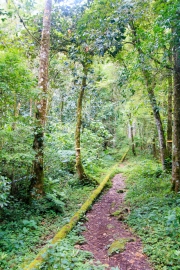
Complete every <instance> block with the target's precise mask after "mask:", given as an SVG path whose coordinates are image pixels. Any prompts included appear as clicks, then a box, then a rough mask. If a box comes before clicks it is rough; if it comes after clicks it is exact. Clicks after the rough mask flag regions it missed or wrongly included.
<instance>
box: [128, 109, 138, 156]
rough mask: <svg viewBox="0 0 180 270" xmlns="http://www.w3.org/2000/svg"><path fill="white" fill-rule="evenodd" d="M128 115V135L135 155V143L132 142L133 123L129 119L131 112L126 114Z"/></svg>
mask: <svg viewBox="0 0 180 270" xmlns="http://www.w3.org/2000/svg"><path fill="white" fill-rule="evenodd" d="M128 117H129V136H130V139H131V149H132V153H133V155H134V156H136V150H135V144H134V134H133V133H134V130H133V123H132V120H131V113H130V114H129V115H128Z"/></svg>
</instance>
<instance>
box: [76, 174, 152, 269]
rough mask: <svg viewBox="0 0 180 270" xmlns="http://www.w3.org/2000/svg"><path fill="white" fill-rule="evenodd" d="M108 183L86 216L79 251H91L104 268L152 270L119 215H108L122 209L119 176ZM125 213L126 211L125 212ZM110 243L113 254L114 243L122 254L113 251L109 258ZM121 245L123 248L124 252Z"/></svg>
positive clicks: (121, 188) (120, 178) (123, 186)
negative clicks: (110, 185) (107, 187)
mask: <svg viewBox="0 0 180 270" xmlns="http://www.w3.org/2000/svg"><path fill="white" fill-rule="evenodd" d="M112 182H113V186H112V188H110V189H109V190H108V192H107V193H105V194H104V195H103V196H102V197H101V198H100V200H98V201H97V202H96V203H95V204H94V206H93V207H92V209H91V210H90V211H89V212H88V213H87V218H88V221H87V222H86V223H85V226H86V231H84V232H83V236H84V237H85V243H84V244H83V245H81V246H79V248H80V249H82V250H86V251H90V252H92V253H93V255H94V259H95V260H96V261H100V262H101V263H102V264H105V265H107V268H106V269H111V267H119V269H120V270H152V269H153V268H152V267H151V265H150V263H149V262H148V259H147V257H146V256H145V255H144V254H143V252H142V244H141V241H140V239H139V238H138V237H137V236H135V235H133V234H132V232H131V230H130V228H128V226H127V225H125V224H124V223H123V222H122V221H120V220H121V219H123V216H122V215H121V214H120V216H119V217H117V216H114V215H112V214H113V213H114V212H116V213H117V211H118V210H119V209H120V208H121V209H122V208H123V201H124V197H125V192H123V191H124V188H125V183H124V178H123V176H122V175H121V174H117V175H116V176H115V177H114V178H113V180H112ZM121 192H123V193H121ZM126 210H127V211H128V209H126ZM115 241H116V242H115ZM117 241H119V242H117ZM112 243H114V244H113V245H114V247H112V250H114V251H115V250H116V248H117V243H119V244H120V246H119V248H120V249H121V248H122V252H119V253H116V252H113V253H112V255H110V256H109V255H108V247H110V245H111V244H112ZM122 243H123V245H124V247H125V248H124V250H123V246H122V245H121V244H122Z"/></svg>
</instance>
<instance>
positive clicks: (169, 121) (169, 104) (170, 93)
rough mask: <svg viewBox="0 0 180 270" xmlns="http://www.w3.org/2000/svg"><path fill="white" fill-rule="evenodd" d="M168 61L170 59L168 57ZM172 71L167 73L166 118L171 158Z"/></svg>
mask: <svg viewBox="0 0 180 270" xmlns="http://www.w3.org/2000/svg"><path fill="white" fill-rule="evenodd" d="M170 63H171V64H172V59H171V57H170ZM172 75H173V74H172V71H170V72H169V73H168V119H167V154H168V157H169V158H170V159H171V158H172V96H173V80H172Z"/></svg>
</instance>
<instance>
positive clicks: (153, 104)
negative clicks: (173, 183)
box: [143, 71, 167, 170]
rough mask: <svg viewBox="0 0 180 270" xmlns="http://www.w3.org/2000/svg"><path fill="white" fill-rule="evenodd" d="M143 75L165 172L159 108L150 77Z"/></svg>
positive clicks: (163, 139)
mask: <svg viewBox="0 0 180 270" xmlns="http://www.w3.org/2000/svg"><path fill="white" fill-rule="evenodd" d="M143 74H144V78H145V81H146V86H147V92H148V96H149V100H150V103H151V107H152V110H153V115H154V119H155V122H156V127H157V132H158V138H159V147H160V156H161V163H162V167H163V169H164V170H165V169H166V165H167V164H166V158H167V150H166V140H165V135H164V128H163V125H162V120H161V116H160V112H159V107H158V105H157V101H156V97H155V94H154V86H155V83H153V82H152V78H151V75H150V74H149V72H148V71H143Z"/></svg>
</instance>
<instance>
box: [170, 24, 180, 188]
mask: <svg viewBox="0 0 180 270" xmlns="http://www.w3.org/2000/svg"><path fill="white" fill-rule="evenodd" d="M179 34H180V27H177V29H174V31H173V35H174V50H173V60H174V94H173V102H174V119H173V120H174V121H173V147H172V149H173V152H172V190H173V191H175V192H179V191H180V40H179Z"/></svg>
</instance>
